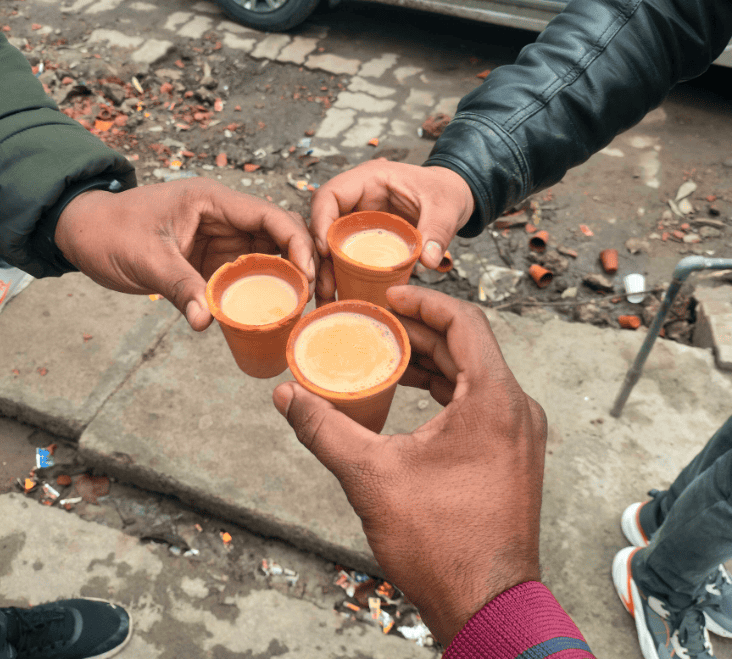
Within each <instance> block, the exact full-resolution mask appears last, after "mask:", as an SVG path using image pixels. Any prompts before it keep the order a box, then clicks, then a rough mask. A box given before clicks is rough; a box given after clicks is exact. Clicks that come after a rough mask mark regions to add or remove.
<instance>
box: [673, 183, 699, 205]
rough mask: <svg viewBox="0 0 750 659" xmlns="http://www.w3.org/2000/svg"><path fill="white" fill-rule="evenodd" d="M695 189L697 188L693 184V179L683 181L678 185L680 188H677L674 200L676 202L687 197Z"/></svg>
mask: <svg viewBox="0 0 750 659" xmlns="http://www.w3.org/2000/svg"><path fill="white" fill-rule="evenodd" d="M697 189H698V186H697V185H696V184H695V181H685V182H684V183H683V184H682V185H681V186H680V189H679V190H677V195H676V196H675V198H674V200H675V201H676V202H678V201H680V200H681V199H684V198H685V197H689V196H690V195H691V194H693V192H695V191H696V190H697Z"/></svg>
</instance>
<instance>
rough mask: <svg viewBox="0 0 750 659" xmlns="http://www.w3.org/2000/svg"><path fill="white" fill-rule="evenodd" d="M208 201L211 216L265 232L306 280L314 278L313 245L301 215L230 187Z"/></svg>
mask: <svg viewBox="0 0 750 659" xmlns="http://www.w3.org/2000/svg"><path fill="white" fill-rule="evenodd" d="M211 202H212V204H213V214H214V219H224V220H225V221H226V222H228V223H229V224H230V225H231V226H233V227H234V228H235V229H238V230H240V231H245V232H247V233H258V232H260V231H262V232H265V233H267V234H268V235H269V236H270V237H271V238H272V239H273V241H274V242H275V243H276V244H277V245H278V246H279V247H280V248H281V249H282V250H283V251H285V252H286V253H287V254H288V255H289V260H290V261H292V262H293V263H294V264H295V265H296V266H297V267H299V268H300V270H302V272H304V273H305V274H306V275H307V279H308V281H310V282H312V281H313V280H314V279H315V262H314V259H313V252H314V251H315V247H314V245H313V241H312V237H311V236H310V231H309V230H308V228H307V225H306V224H305V221H304V220H303V219H302V217H301V216H295V215H293V214H292V213H288V212H287V211H285V210H284V209H283V208H279V207H278V206H276V205H275V204H272V203H269V202H267V201H265V200H263V199H258V198H257V197H252V196H250V195H247V194H244V193H242V192H237V191H236V190H231V189H226V190H222V192H221V194H218V195H213V196H212V197H211Z"/></svg>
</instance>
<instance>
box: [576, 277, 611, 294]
mask: <svg viewBox="0 0 750 659" xmlns="http://www.w3.org/2000/svg"><path fill="white" fill-rule="evenodd" d="M583 283H584V284H586V286H588V287H589V288H593V289H594V290H595V291H610V292H611V291H613V290H614V288H615V287H614V285H613V284H612V282H611V281H609V279H607V278H606V277H605V276H604V275H600V274H596V273H591V274H588V275H586V276H585V277H584V278H583Z"/></svg>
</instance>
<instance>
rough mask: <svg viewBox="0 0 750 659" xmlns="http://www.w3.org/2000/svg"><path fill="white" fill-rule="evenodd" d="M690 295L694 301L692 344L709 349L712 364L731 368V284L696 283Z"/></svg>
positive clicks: (729, 369)
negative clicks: (696, 304) (697, 284)
mask: <svg viewBox="0 0 750 659" xmlns="http://www.w3.org/2000/svg"><path fill="white" fill-rule="evenodd" d="M693 297H694V298H695V299H696V301H697V302H698V306H697V307H696V309H695V314H696V321H695V330H694V332H693V343H695V345H697V346H700V347H703V348H711V350H712V351H713V353H714V357H715V358H716V365H717V366H718V367H719V368H721V369H723V370H725V371H731V370H732V287H731V286H696V288H695V292H694V293H693Z"/></svg>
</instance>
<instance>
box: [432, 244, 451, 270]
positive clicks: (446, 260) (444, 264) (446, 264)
mask: <svg viewBox="0 0 750 659" xmlns="http://www.w3.org/2000/svg"><path fill="white" fill-rule="evenodd" d="M435 270H437V271H438V272H450V271H451V270H453V257H452V256H451V253H450V252H449V251H448V250H447V249H446V250H445V254H443V258H442V259H441V260H440V263H439V264H438V267H437V268H435Z"/></svg>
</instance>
